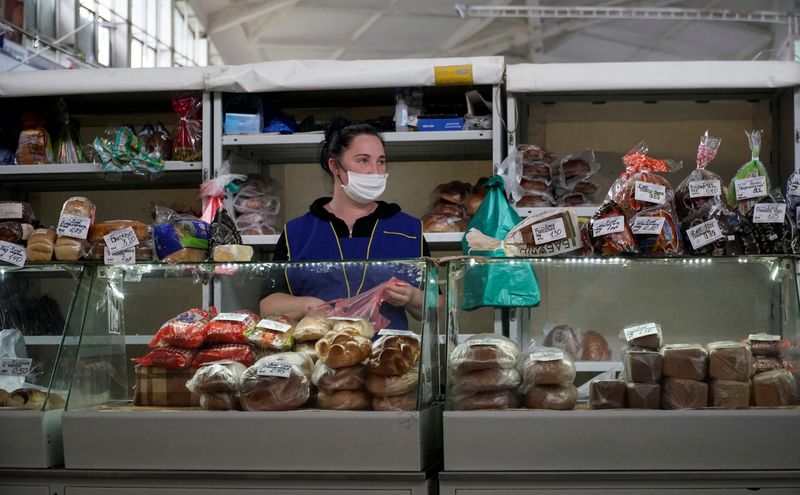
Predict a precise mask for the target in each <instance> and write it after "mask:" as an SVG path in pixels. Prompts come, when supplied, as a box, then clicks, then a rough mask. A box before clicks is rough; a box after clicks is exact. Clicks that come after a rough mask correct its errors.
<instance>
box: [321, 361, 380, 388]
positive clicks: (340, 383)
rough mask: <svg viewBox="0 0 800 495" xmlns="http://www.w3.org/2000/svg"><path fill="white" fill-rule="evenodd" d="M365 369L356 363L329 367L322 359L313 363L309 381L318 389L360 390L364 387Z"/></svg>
mask: <svg viewBox="0 0 800 495" xmlns="http://www.w3.org/2000/svg"><path fill="white" fill-rule="evenodd" d="M365 378H366V370H365V369H364V365H362V364H356V365H353V366H347V367H345V368H331V367H330V366H328V365H326V364H324V363H323V362H322V361H317V362H316V363H315V364H314V373H313V374H312V375H311V383H313V384H314V386H315V387H317V388H318V389H320V390H323V391H326V392H338V391H340V390H360V389H363V388H364V380H365Z"/></svg>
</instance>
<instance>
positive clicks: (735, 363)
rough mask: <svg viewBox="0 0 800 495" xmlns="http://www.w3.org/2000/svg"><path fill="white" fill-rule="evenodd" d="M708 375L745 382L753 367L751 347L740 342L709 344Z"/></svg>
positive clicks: (717, 378) (713, 377)
mask: <svg viewBox="0 0 800 495" xmlns="http://www.w3.org/2000/svg"><path fill="white" fill-rule="evenodd" d="M707 348H708V376H709V378H711V379H712V380H733V381H737V382H745V381H747V380H749V379H750V375H751V373H752V369H753V355H752V354H751V353H750V347H749V346H748V345H747V344H742V343H740V342H712V343H711V344H708V346H707Z"/></svg>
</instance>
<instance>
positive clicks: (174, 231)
mask: <svg viewBox="0 0 800 495" xmlns="http://www.w3.org/2000/svg"><path fill="white" fill-rule="evenodd" d="M210 238H211V226H210V225H209V224H208V223H206V222H203V221H202V220H200V219H199V218H197V217H193V216H191V215H180V214H178V213H176V212H174V211H173V210H171V209H169V208H166V207H163V206H156V221H155V225H154V226H153V240H154V242H155V246H156V254H158V258H159V259H160V260H162V261H166V262H167V263H178V262H184V261H204V260H205V259H206V254H207V251H208V245H209V239H210Z"/></svg>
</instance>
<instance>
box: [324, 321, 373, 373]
mask: <svg viewBox="0 0 800 495" xmlns="http://www.w3.org/2000/svg"><path fill="white" fill-rule="evenodd" d="M316 350H317V355H318V356H319V360H320V361H322V362H323V363H324V364H327V365H328V366H330V367H331V368H344V367H346V366H353V365H355V364H358V363H360V362H361V361H363V360H364V359H366V358H367V357H369V355H370V352H371V351H372V344H371V342H370V340H369V339H368V338H366V337H364V336H363V335H362V334H361V333H359V332H358V331H357V330H355V329H353V328H351V327H348V328H346V329H344V330H341V331H336V330H331V331H330V332H328V333H326V334H325V336H323V337H322V338H321V339H319V340H318V341H317V344H316Z"/></svg>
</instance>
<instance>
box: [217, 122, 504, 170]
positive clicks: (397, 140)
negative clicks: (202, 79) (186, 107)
mask: <svg viewBox="0 0 800 495" xmlns="http://www.w3.org/2000/svg"><path fill="white" fill-rule="evenodd" d="M324 138H325V136H324V135H323V134H321V133H300V134H228V135H225V136H223V137H222V145H223V147H228V148H232V149H235V150H236V151H238V152H239V153H240V154H244V155H245V156H248V157H250V158H253V159H256V160H259V161H261V162H263V163H316V162H317V161H318V160H319V151H320V150H319V147H320V143H321V142H322V140H323V139H324ZM383 138H384V141H385V142H386V155H387V157H388V159H389V161H390V162H409V161H445V160H446V161H457V160H491V158H492V131H491V130H487V131H437V132H385V133H383Z"/></svg>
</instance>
